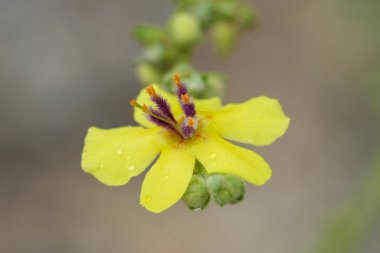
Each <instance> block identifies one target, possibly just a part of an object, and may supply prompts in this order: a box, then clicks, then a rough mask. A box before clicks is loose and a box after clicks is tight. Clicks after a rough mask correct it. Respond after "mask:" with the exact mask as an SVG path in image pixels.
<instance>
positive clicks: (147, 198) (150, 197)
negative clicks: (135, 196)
mask: <svg viewBox="0 0 380 253" xmlns="http://www.w3.org/2000/svg"><path fill="white" fill-rule="evenodd" d="M151 200H152V196H150V195H146V196H145V197H144V201H145V203H149V202H150V201H151Z"/></svg>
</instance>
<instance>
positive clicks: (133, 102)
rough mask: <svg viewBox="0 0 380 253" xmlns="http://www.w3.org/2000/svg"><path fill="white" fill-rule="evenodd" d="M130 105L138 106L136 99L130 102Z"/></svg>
mask: <svg viewBox="0 0 380 253" xmlns="http://www.w3.org/2000/svg"><path fill="white" fill-rule="evenodd" d="M129 104H130V105H131V106H132V107H136V105H137V102H136V99H132V100H131V101H129Z"/></svg>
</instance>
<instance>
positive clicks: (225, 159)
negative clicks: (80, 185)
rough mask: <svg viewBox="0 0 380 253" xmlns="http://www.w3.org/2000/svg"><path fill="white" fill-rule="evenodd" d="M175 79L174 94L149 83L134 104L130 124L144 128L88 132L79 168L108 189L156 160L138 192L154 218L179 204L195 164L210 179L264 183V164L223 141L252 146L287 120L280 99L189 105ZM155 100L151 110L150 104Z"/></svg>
mask: <svg viewBox="0 0 380 253" xmlns="http://www.w3.org/2000/svg"><path fill="white" fill-rule="evenodd" d="M175 80H176V84H177V86H178V91H177V96H175V95H172V94H170V93H167V92H165V91H164V90H162V89H160V88H159V87H158V86H157V85H152V86H149V87H148V88H147V89H146V90H145V91H144V90H143V91H141V92H140V94H139V95H138V97H137V100H134V101H132V102H131V104H132V105H133V106H135V110H134V119H135V120H136V121H137V122H138V123H139V124H140V125H141V126H142V127H132V126H127V127H120V128H114V129H108V130H104V129H99V128H96V127H91V128H90V129H89V130H88V133H87V136H86V139H85V146H84V150H83V155H82V168H83V170H84V171H86V172H88V173H90V174H92V175H93V176H95V177H96V178H97V179H98V180H99V181H100V182H102V183H104V184H106V185H110V186H120V185H124V184H126V183H128V181H129V180H130V179H131V178H132V177H134V176H137V175H139V174H140V173H142V172H143V171H144V170H145V169H146V168H147V167H148V166H149V165H150V164H151V163H152V161H153V160H154V159H155V158H156V157H157V156H158V155H159V158H158V159H157V162H156V163H154V164H153V166H152V168H151V169H150V170H149V172H148V173H147V174H146V176H145V179H144V182H143V184H142V189H141V194H140V204H141V205H142V206H144V207H145V208H146V209H148V210H149V211H151V212H154V213H159V212H162V211H164V210H165V209H167V208H169V207H171V206H172V205H173V204H175V203H176V202H177V201H178V200H179V199H181V197H182V196H183V194H184V193H185V191H186V188H187V186H188V184H189V182H190V179H191V177H192V174H193V169H194V164H195V161H196V160H198V161H199V162H200V163H201V164H202V165H203V166H204V167H205V169H206V170H207V172H208V173H209V174H213V173H221V174H233V175H236V176H239V177H241V178H243V179H245V180H246V181H248V182H250V183H252V184H255V185H263V184H264V183H265V182H266V181H267V180H268V179H269V178H270V177H271V174H272V172H271V169H270V167H269V165H268V164H267V163H266V162H265V160H264V159H263V158H262V157H261V156H259V155H258V154H256V153H255V152H253V151H250V150H248V149H244V148H241V147H238V146H236V145H234V144H232V143H230V142H228V141H227V140H226V139H228V140H232V141H237V142H242V143H247V144H252V145H256V146H264V145H269V144H271V143H272V142H274V141H275V140H276V139H277V138H279V137H280V136H282V135H283V134H284V133H285V132H286V130H287V128H288V125H289V122H290V119H289V118H288V117H287V116H286V115H285V114H284V112H283V111H282V108H281V105H280V104H279V102H278V101H277V100H276V99H271V98H268V97H263V96H262V97H257V98H252V99H250V100H248V101H246V102H244V103H241V104H228V105H226V106H222V104H221V101H220V99H219V98H216V97H214V98H210V99H205V100H196V99H194V100H193V99H192V98H191V97H190V96H189V94H188V93H187V90H186V87H185V85H184V84H182V83H181V82H180V80H179V77H178V76H176V77H175ZM146 92H147V93H148V94H146ZM163 98H165V99H166V100H165V99H163ZM152 102H153V104H154V107H152V106H151V107H148V106H147V104H152ZM169 105H170V106H171V107H170V106H169Z"/></svg>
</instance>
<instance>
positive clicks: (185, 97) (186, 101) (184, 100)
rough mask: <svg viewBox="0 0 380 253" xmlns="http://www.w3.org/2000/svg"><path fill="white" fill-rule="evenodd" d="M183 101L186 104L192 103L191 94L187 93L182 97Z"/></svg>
mask: <svg viewBox="0 0 380 253" xmlns="http://www.w3.org/2000/svg"><path fill="white" fill-rule="evenodd" d="M181 100H182V102H184V103H189V101H190V97H189V94H187V93H185V94H183V95H181Z"/></svg>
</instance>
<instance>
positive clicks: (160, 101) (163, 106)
mask: <svg viewBox="0 0 380 253" xmlns="http://www.w3.org/2000/svg"><path fill="white" fill-rule="evenodd" d="M151 100H152V101H153V102H154V103H155V104H156V105H157V108H158V110H159V111H160V112H161V113H162V115H165V116H166V117H165V118H168V119H170V120H171V121H173V122H174V123H176V122H177V121H176V120H175V118H174V116H173V113H172V110H171V108H170V105H169V104H168V102H167V101H166V100H165V99H164V98H163V97H161V96H152V97H151Z"/></svg>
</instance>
